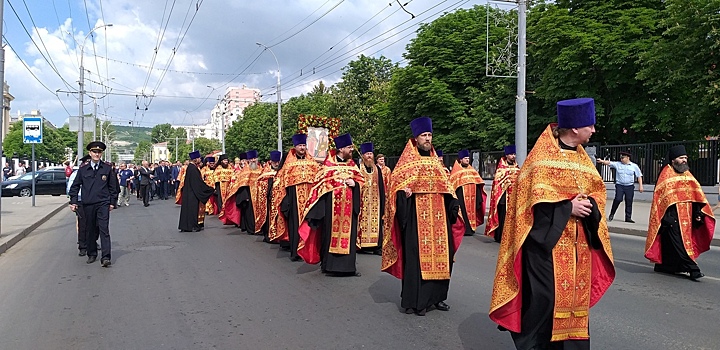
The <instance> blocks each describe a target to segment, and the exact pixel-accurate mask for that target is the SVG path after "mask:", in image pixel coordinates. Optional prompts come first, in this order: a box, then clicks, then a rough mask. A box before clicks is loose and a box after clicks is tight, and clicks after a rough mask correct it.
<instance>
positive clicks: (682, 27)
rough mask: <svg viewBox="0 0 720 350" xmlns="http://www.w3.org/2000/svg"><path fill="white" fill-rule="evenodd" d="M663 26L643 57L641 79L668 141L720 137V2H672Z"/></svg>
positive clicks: (716, 0) (657, 122) (692, 0)
mask: <svg viewBox="0 0 720 350" xmlns="http://www.w3.org/2000/svg"><path fill="white" fill-rule="evenodd" d="M664 3H665V6H666V7H665V9H664V10H663V11H662V13H661V14H662V16H661V18H662V20H661V21H660V23H659V25H658V27H659V30H661V31H662V35H661V36H660V37H659V38H656V39H657V40H654V42H653V43H652V46H651V47H650V48H649V50H647V51H645V52H643V53H641V54H640V58H639V62H640V64H641V66H642V67H641V70H640V71H639V73H638V78H639V79H641V80H642V81H643V82H644V84H645V86H646V87H647V88H648V89H649V90H650V93H651V96H652V100H651V102H650V103H649V104H650V105H651V106H652V108H653V109H654V110H655V111H656V115H657V117H656V118H655V120H654V122H655V124H656V128H657V129H658V132H659V133H662V139H666V140H683V139H697V138H701V137H703V136H708V135H717V133H718V132H720V127H719V126H718V124H717V121H718V119H719V117H720V112H718V111H720V74H718V73H720V72H718V69H717V68H718V64H719V63H720V62H718V61H719V60H718V51H719V50H720V30H718V23H720V13H719V12H718V9H719V8H720V0H667V1H665V2H664Z"/></svg>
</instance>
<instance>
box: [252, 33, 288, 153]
mask: <svg viewBox="0 0 720 350" xmlns="http://www.w3.org/2000/svg"><path fill="white" fill-rule="evenodd" d="M255 44H257V45H258V46H262V47H264V48H265V50H268V51H270V53H271V54H272V55H273V58H275V63H277V66H278V69H277V111H278V112H277V113H278V121H277V125H278V139H277V143H278V145H277V147H278V148H277V150H278V151H280V152H282V151H283V148H282V107H281V106H282V98H281V97H280V92H281V91H282V90H281V89H280V62H279V61H278V59H277V56H275V53H274V52H273V50H270V48H269V47H267V46H265V45H263V44H261V43H255Z"/></svg>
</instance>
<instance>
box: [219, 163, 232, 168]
mask: <svg viewBox="0 0 720 350" xmlns="http://www.w3.org/2000/svg"><path fill="white" fill-rule="evenodd" d="M220 166H222V167H223V168H225V169H227V168H228V167H229V166H230V164H225V163H220Z"/></svg>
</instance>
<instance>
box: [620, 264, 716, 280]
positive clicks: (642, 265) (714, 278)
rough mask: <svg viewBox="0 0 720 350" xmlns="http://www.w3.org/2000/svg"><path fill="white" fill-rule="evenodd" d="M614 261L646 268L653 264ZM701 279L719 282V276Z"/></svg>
mask: <svg viewBox="0 0 720 350" xmlns="http://www.w3.org/2000/svg"><path fill="white" fill-rule="evenodd" d="M615 261H616V262H621V263H623V264H628V265H634V266H640V267H646V268H649V269H651V268H653V266H648V265H647V264H640V263H636V262H634V261H627V260H622V259H615ZM702 279H709V280H713V281H717V282H720V278H717V277H711V276H707V275H706V276H705V277H703V278H702Z"/></svg>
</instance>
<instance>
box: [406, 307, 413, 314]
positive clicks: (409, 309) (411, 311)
mask: <svg viewBox="0 0 720 350" xmlns="http://www.w3.org/2000/svg"><path fill="white" fill-rule="evenodd" d="M413 312H415V310H414V309H411V308H406V309H405V314H408V315H409V314H411V313H413Z"/></svg>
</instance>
